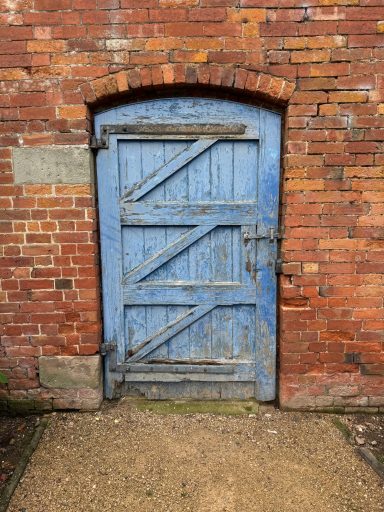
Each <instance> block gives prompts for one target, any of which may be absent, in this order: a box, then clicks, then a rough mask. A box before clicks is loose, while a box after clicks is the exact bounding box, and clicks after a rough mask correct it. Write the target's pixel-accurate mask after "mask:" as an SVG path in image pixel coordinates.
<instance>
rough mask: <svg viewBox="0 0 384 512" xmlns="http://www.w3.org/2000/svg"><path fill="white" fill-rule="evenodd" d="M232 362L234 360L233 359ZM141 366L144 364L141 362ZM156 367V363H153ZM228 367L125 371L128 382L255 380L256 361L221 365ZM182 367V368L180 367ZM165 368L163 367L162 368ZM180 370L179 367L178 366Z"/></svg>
mask: <svg viewBox="0 0 384 512" xmlns="http://www.w3.org/2000/svg"><path fill="white" fill-rule="evenodd" d="M231 363H232V361H231ZM140 366H144V365H143V364H141V365H140ZM153 366H154V367H155V366H156V365H153ZM226 367H228V372H227V371H226V372H220V371H219V370H217V371H214V372H213V371H212V370H210V368H211V369H213V368H215V367H214V366H210V367H209V366H207V371H206V372H198V371H191V372H188V373H185V372H184V371H173V367H172V368H168V372H166V371H156V369H155V368H154V370H153V371H149V372H148V371H141V372H140V371H134V372H132V371H128V372H126V373H125V381H126V382H207V383H209V382H254V381H255V364H254V363H245V364H243V363H238V364H235V363H233V364H228V365H225V364H224V365H223V366H220V368H221V369H225V368H226ZM216 368H219V367H216ZM180 369H181V368H180ZM161 370H163V368H161ZM177 370H179V368H177Z"/></svg>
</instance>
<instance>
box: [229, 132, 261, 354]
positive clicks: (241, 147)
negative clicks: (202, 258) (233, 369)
mask: <svg viewBox="0 0 384 512" xmlns="http://www.w3.org/2000/svg"><path fill="white" fill-rule="evenodd" d="M257 155H258V145H257V143H256V142H255V141H236V142H235V143H234V162H235V165H234V172H235V179H234V200H238V201H246V200H253V201H254V200H255V199H257V172H258V165H257V163H258V162H257V159H258V156H257ZM256 221H257V219H256V218H255V224H254V225H248V226H241V228H240V229H239V228H237V229H236V236H235V237H234V239H235V240H234V246H233V247H234V251H236V259H237V262H239V263H236V268H237V267H239V269H238V270H236V274H238V275H239V280H240V282H241V283H243V284H248V285H251V286H256V280H255V269H256V241H252V242H250V243H249V244H248V245H245V244H244V233H245V232H246V231H248V232H252V230H255V229H256ZM255 342H256V334H255V305H254V304H253V305H249V306H248V305H244V306H241V305H239V306H234V325H233V344H234V357H235V358H239V359H249V360H253V358H254V355H255Z"/></svg>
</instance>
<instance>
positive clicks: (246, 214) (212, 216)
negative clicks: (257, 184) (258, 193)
mask: <svg viewBox="0 0 384 512" xmlns="http://www.w3.org/2000/svg"><path fill="white" fill-rule="evenodd" d="M120 211H121V223H122V224H123V225H132V226H153V225H157V226H183V225H184V226H193V225H200V226H201V225H205V226H206V225H213V224H217V225H221V226H224V225H226V226H235V225H248V224H255V223H256V219H257V204H256V202H240V201H215V202H208V201H204V202H203V201H202V202H198V203H187V202H184V203H180V202H173V201H168V202H156V203H154V202H149V201H148V202H145V201H142V202H137V203H125V204H122V205H121V210H120Z"/></svg>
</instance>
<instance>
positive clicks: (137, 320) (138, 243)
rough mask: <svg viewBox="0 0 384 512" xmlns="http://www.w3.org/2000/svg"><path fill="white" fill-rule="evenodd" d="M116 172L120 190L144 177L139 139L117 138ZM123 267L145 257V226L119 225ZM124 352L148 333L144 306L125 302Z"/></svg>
mask: <svg viewBox="0 0 384 512" xmlns="http://www.w3.org/2000/svg"><path fill="white" fill-rule="evenodd" d="M118 149H119V175H120V188H121V194H122V193H123V192H124V191H125V190H127V189H129V188H130V187H132V186H133V185H134V184H135V183H137V182H138V181H140V180H141V179H142V178H143V166H142V143H141V141H134V140H132V141H119V148H118ZM122 242H123V246H122V252H123V270H124V273H126V272H127V271H128V270H130V269H132V268H134V267H136V266H137V265H139V264H140V263H142V262H143V261H144V254H145V253H144V228H143V227H137V226H124V227H123V229H122ZM124 324H125V327H124V331H125V353H126V354H127V353H128V350H129V349H131V348H133V347H134V346H135V345H137V344H139V343H140V342H141V341H142V340H143V339H144V338H145V337H146V335H147V327H146V308H145V306H126V307H125V311H124Z"/></svg>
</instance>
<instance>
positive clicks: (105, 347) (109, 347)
mask: <svg viewBox="0 0 384 512" xmlns="http://www.w3.org/2000/svg"><path fill="white" fill-rule="evenodd" d="M116 346H117V345H116V343H115V342H113V341H111V342H110V343H102V344H101V345H100V354H101V355H102V356H106V355H107V354H108V352H114V351H115V350H116Z"/></svg>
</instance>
